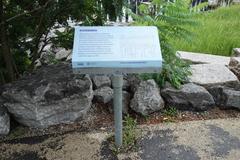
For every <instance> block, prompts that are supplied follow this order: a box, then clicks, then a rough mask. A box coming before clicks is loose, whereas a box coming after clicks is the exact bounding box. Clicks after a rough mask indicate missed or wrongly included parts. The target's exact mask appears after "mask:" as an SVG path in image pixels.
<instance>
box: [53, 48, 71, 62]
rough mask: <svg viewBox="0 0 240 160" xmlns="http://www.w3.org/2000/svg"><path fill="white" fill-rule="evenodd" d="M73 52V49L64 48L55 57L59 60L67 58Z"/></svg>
mask: <svg viewBox="0 0 240 160" xmlns="http://www.w3.org/2000/svg"><path fill="white" fill-rule="evenodd" d="M71 53H72V50H66V49H62V50H60V51H59V52H57V53H56V55H55V58H56V59H57V60H66V59H67V57H68V56H69V55H70V54H71Z"/></svg>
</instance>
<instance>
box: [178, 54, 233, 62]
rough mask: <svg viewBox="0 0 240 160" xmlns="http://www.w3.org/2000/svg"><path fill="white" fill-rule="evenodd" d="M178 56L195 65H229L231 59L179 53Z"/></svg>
mask: <svg viewBox="0 0 240 160" xmlns="http://www.w3.org/2000/svg"><path fill="white" fill-rule="evenodd" d="M177 55H178V56H179V57H180V58H181V59H183V60H187V61H190V62H192V63H193V64H221V65H228V63H229V61H230V57H225V56H218V55H211V54H204V53H192V52H184V51H177Z"/></svg>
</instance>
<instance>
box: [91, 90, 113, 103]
mask: <svg viewBox="0 0 240 160" xmlns="http://www.w3.org/2000/svg"><path fill="white" fill-rule="evenodd" d="M112 99H113V89H112V88H110V87H107V86H105V87H102V88H99V89H96V90H95V91H94V100H95V101H96V102H98V103H104V104H106V103H108V102H110V101H111V100H112Z"/></svg>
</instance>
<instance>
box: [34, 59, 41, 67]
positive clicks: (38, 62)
mask: <svg viewBox="0 0 240 160" xmlns="http://www.w3.org/2000/svg"><path fill="white" fill-rule="evenodd" d="M34 64H35V67H36V68H39V67H41V66H42V63H41V61H40V60H39V59H38V60H36V61H35V63H34Z"/></svg>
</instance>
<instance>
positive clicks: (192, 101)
mask: <svg viewBox="0 0 240 160" xmlns="http://www.w3.org/2000/svg"><path fill="white" fill-rule="evenodd" d="M161 94H162V96H163V97H164V100H165V102H166V103H167V104H168V105H169V106H174V107H177V108H178V109H184V110H185V109H187V110H206V109H207V108H209V107H211V106H214V105H215V103H214V99H213V97H212V96H211V94H210V93H209V92H208V91H207V90H206V89H205V88H203V87H202V86H199V85H196V84H193V83H188V84H184V85H182V86H181V88H179V89H175V88H172V87H168V88H165V89H163V90H162V92H161Z"/></svg>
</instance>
